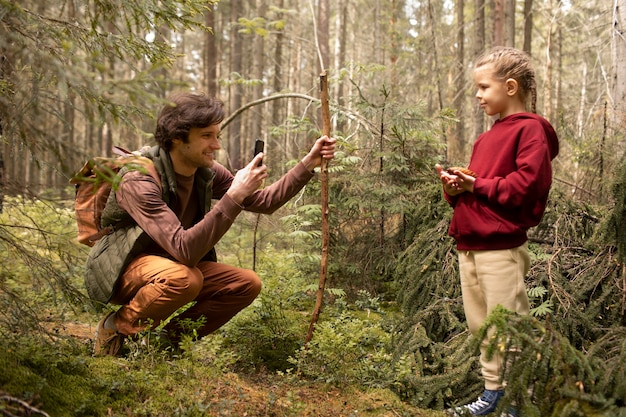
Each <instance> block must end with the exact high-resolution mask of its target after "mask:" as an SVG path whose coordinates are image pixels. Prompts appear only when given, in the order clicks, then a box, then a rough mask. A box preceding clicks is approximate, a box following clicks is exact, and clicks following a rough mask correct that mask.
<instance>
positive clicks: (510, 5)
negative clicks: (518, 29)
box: [504, 0, 516, 47]
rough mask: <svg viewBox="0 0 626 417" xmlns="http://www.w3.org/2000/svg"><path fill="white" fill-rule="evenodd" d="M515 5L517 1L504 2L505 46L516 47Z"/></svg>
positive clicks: (508, 0) (505, 0) (507, 0)
mask: <svg viewBox="0 0 626 417" xmlns="http://www.w3.org/2000/svg"><path fill="white" fill-rule="evenodd" d="M515 3H516V0H504V45H506V46H511V47H514V46H515Z"/></svg>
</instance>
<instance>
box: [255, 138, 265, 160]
mask: <svg viewBox="0 0 626 417" xmlns="http://www.w3.org/2000/svg"><path fill="white" fill-rule="evenodd" d="M264 148H265V142H263V141H262V140H261V139H257V140H255V141H254V156H256V155H257V154H258V153H259V152H263V149H264ZM261 165H263V160H261V161H259V166H261Z"/></svg>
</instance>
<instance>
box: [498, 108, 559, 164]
mask: <svg viewBox="0 0 626 417" xmlns="http://www.w3.org/2000/svg"><path fill="white" fill-rule="evenodd" d="M506 119H507V120H511V121H513V120H517V119H535V120H537V121H538V122H539V123H541V126H542V127H543V130H544V132H546V138H547V139H548V148H549V149H550V159H554V158H556V156H557V155H558V154H559V137H558V136H557V134H556V131H555V130H554V128H553V127H552V125H551V124H550V122H549V121H547V120H546V119H544V118H543V117H541V116H539V115H538V114H536V113H515V114H512V115H510V116H509V117H507V118H506Z"/></svg>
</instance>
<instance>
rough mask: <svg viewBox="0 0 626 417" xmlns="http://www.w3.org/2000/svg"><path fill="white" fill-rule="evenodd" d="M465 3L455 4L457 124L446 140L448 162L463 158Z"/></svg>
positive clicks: (460, 1) (458, 0) (455, 103)
mask: <svg viewBox="0 0 626 417" xmlns="http://www.w3.org/2000/svg"><path fill="white" fill-rule="evenodd" d="M464 9H465V1H464V0H457V3H456V25H457V26H456V27H457V36H456V43H457V46H456V70H455V74H454V76H455V78H456V83H455V85H456V89H455V90H456V91H455V93H454V99H453V105H454V109H455V110H456V118H457V120H458V122H457V123H456V125H455V128H454V133H453V134H452V135H450V137H449V138H448V158H447V159H448V161H460V160H461V159H463V157H464V151H465V138H464V136H463V135H464V134H465V115H464V111H463V109H464V107H465V106H464V105H463V102H464V100H465V13H464Z"/></svg>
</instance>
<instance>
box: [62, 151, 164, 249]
mask: <svg viewBox="0 0 626 417" xmlns="http://www.w3.org/2000/svg"><path fill="white" fill-rule="evenodd" d="M113 152H114V153H115V154H117V155H118V157H113V158H107V157H94V158H91V159H89V160H88V161H87V162H86V163H85V165H83V167H82V168H81V169H80V170H79V171H78V172H77V173H76V174H74V175H73V176H72V178H71V179H70V183H71V184H74V185H75V187H76V194H75V196H74V212H75V216H76V224H77V225H78V236H77V240H78V241H79V242H80V243H82V244H85V245H87V246H93V245H94V244H95V243H96V242H97V241H98V239H100V238H101V237H102V236H105V235H107V234H110V233H113V231H114V230H115V225H109V226H107V227H102V225H101V222H102V211H103V210H104V207H105V205H106V202H107V199H108V198H109V194H110V193H111V190H112V189H113V190H117V188H118V187H119V184H120V182H121V181H122V176H121V175H119V171H120V169H122V168H123V167H127V168H128V169H129V170H139V171H141V172H143V173H146V174H149V175H151V176H152V177H154V178H156V179H157V180H158V179H159V176H158V174H157V172H156V169H155V167H154V164H153V163H152V160H150V159H149V158H146V157H145V156H141V155H140V152H139V151H138V152H129V151H127V150H126V149H124V148H121V147H119V146H114V147H113Z"/></svg>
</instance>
